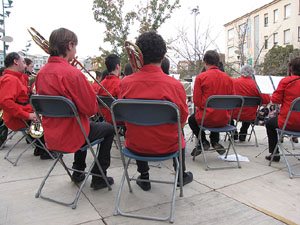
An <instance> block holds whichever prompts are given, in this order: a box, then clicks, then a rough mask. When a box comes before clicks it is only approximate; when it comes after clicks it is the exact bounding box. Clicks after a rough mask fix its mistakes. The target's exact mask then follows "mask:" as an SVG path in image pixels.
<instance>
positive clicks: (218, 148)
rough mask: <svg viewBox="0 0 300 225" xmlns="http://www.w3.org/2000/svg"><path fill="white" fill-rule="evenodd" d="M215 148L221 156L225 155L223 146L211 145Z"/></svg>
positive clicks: (216, 143)
mask: <svg viewBox="0 0 300 225" xmlns="http://www.w3.org/2000/svg"><path fill="white" fill-rule="evenodd" d="M211 145H212V146H213V148H214V149H215V150H216V151H217V152H218V153H219V155H224V154H225V152H226V150H225V148H224V146H223V145H221V144H219V143H218V142H215V143H212V144H211Z"/></svg>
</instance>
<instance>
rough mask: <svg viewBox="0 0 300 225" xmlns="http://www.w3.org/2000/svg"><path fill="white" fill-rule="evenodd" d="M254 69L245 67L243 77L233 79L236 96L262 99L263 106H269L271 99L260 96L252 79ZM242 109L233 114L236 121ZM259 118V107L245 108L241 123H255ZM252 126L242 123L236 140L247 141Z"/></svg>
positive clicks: (248, 66)
mask: <svg viewBox="0 0 300 225" xmlns="http://www.w3.org/2000/svg"><path fill="white" fill-rule="evenodd" d="M254 73H255V71H254V68H253V67H252V66H250V65H245V66H243V67H242V69H241V77H240V78H237V79H233V86H234V89H235V94H236V95H241V96H251V97H260V98H261V100H262V104H269V102H270V99H271V97H270V96H269V95H266V94H260V93H259V91H258V90H257V87H256V84H255V81H254V80H253V79H252V76H254ZM239 111H240V109H236V110H235V111H234V114H233V118H234V119H236V118H237V116H238V113H239ZM256 116H257V107H256V106H255V107H244V108H243V109H242V113H241V115H240V120H241V121H253V120H255V119H256ZM249 126H250V122H242V126H241V129H240V132H239V136H238V135H237V134H235V135H234V139H235V140H237V139H239V140H240V141H245V139H246V135H247V130H248V128H249Z"/></svg>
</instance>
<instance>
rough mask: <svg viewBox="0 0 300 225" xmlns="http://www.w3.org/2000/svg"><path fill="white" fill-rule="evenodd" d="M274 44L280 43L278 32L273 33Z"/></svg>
mask: <svg viewBox="0 0 300 225" xmlns="http://www.w3.org/2000/svg"><path fill="white" fill-rule="evenodd" d="M273 42H274V43H273V44H274V45H278V33H275V34H273Z"/></svg>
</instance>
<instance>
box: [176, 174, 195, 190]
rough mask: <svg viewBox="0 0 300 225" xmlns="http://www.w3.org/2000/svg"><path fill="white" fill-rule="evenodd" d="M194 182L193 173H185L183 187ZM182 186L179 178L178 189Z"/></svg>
mask: <svg viewBox="0 0 300 225" xmlns="http://www.w3.org/2000/svg"><path fill="white" fill-rule="evenodd" d="M192 181H193V174H192V172H183V182H182V183H183V186H184V185H186V184H188V183H191V182H192ZM179 186H180V183H179V178H178V182H177V187H179Z"/></svg>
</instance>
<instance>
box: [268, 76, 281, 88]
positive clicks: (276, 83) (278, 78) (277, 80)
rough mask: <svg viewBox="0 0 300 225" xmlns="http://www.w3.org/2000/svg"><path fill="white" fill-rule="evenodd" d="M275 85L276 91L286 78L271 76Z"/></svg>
mask: <svg viewBox="0 0 300 225" xmlns="http://www.w3.org/2000/svg"><path fill="white" fill-rule="evenodd" d="M270 77H271V79H272V82H273V85H274V88H275V90H276V89H277V87H278V84H279V82H280V81H281V79H282V78H284V77H279V76H270Z"/></svg>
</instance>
